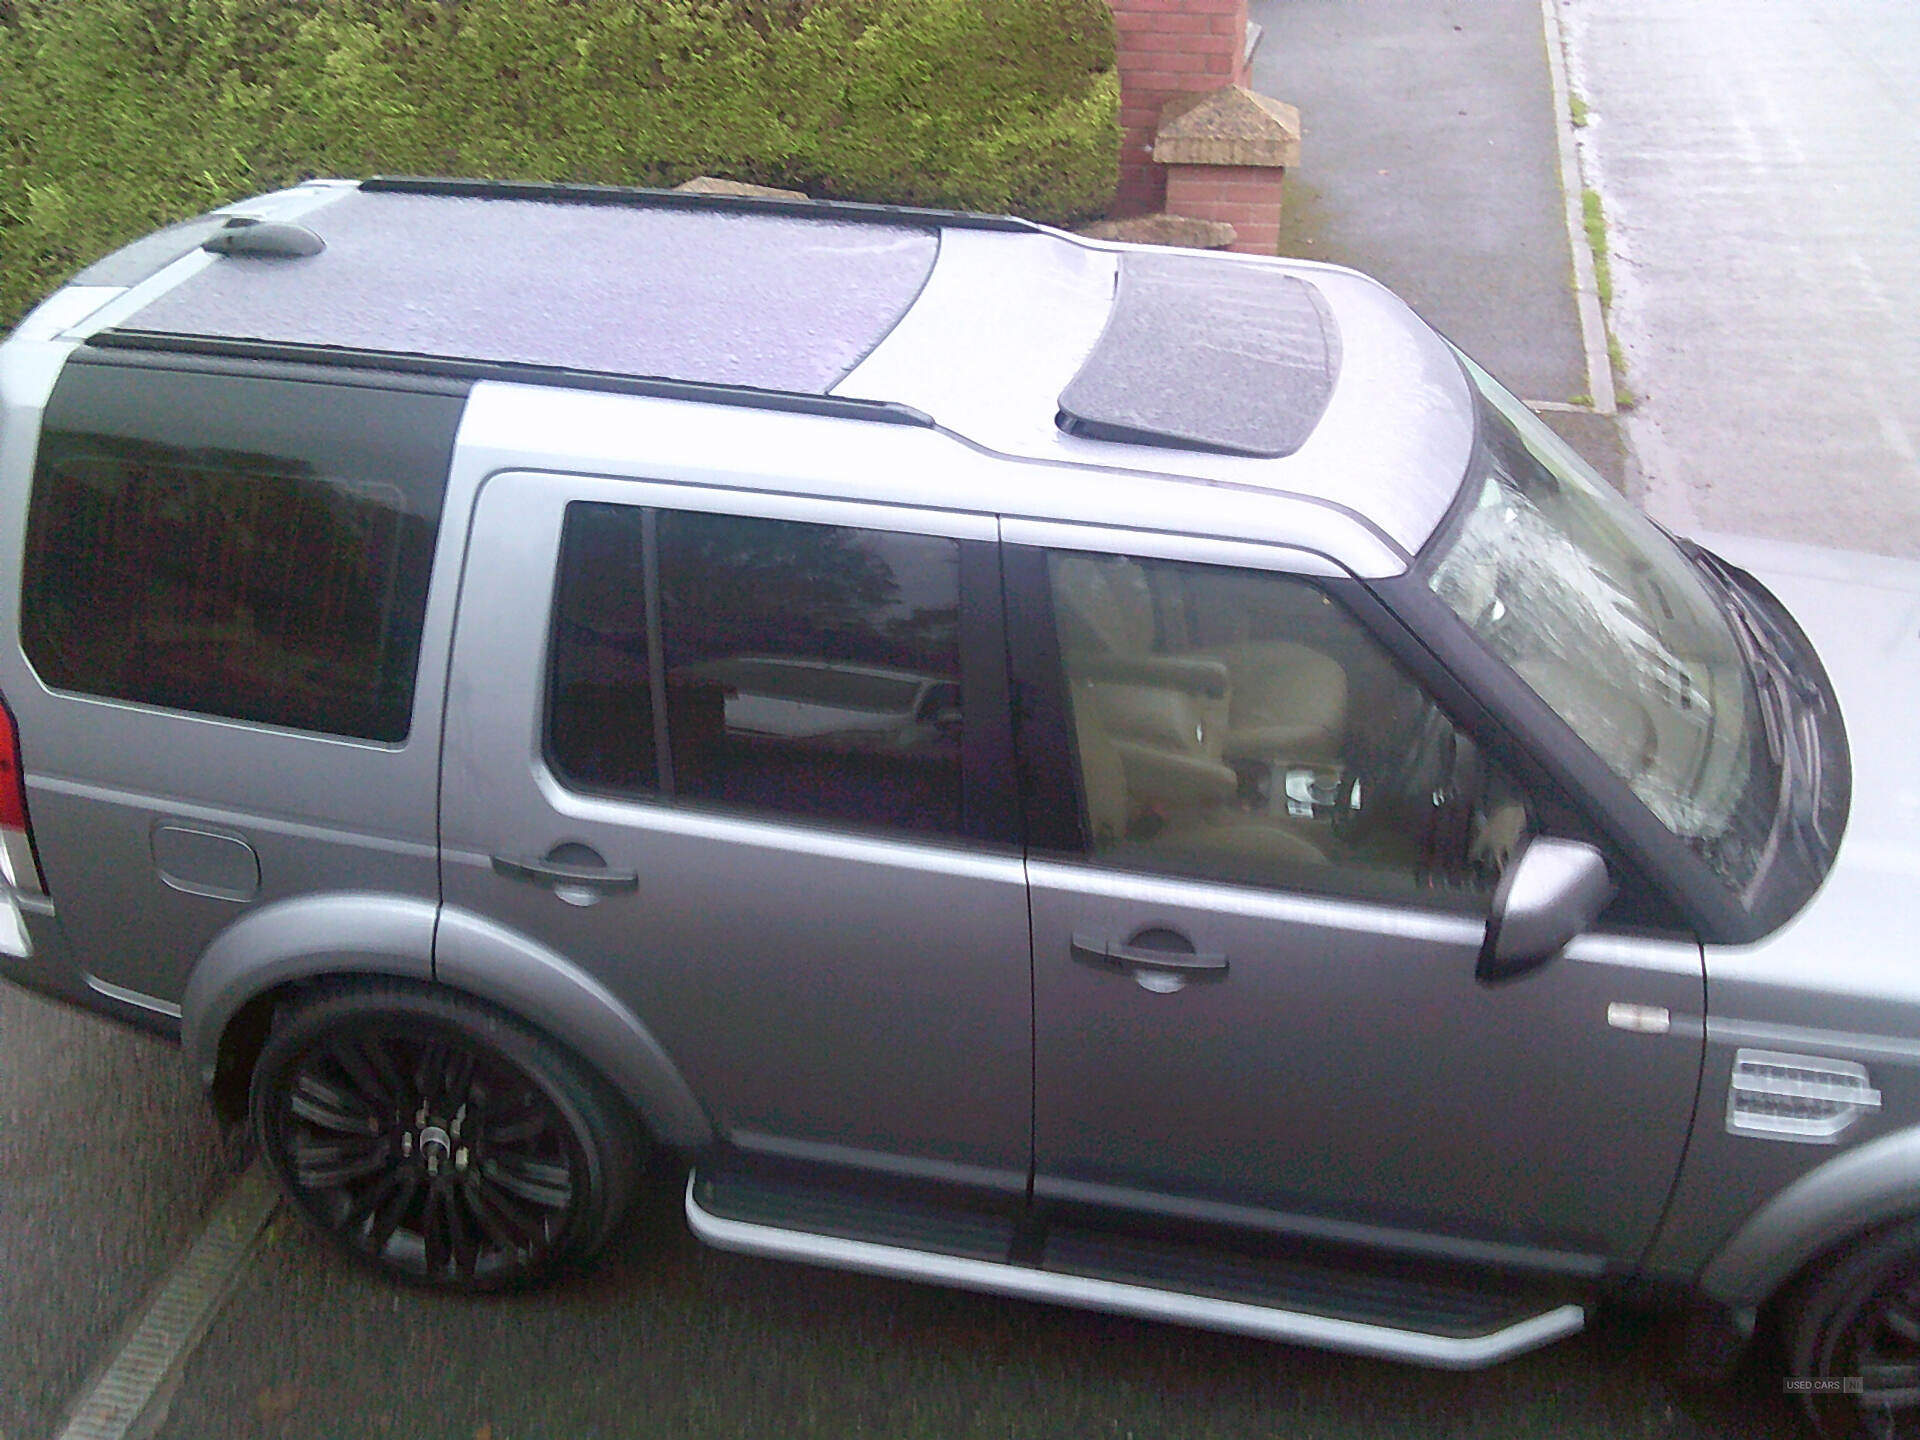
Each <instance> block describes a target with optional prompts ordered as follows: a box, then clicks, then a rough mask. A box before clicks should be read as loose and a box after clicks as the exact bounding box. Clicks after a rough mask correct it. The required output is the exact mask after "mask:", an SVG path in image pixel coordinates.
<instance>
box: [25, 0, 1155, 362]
mask: <svg viewBox="0 0 1920 1440" xmlns="http://www.w3.org/2000/svg"><path fill="white" fill-rule="evenodd" d="M9 11H10V12H11V18H10V19H9V18H8V17H9ZM1118 109H1119V81H1118V78H1117V74H1116V72H1115V69H1114V34H1113V20H1112V16H1111V13H1110V12H1109V10H1108V5H1107V0H11V4H10V5H9V4H7V3H6V0H0V330H4V328H5V327H6V326H9V325H11V324H12V323H13V321H14V320H16V319H17V318H18V317H19V315H20V314H21V313H23V311H24V310H25V308H26V307H27V306H28V305H30V304H31V303H32V302H34V301H35V300H37V299H38V298H40V297H41V296H43V295H44V294H46V293H47V292H48V291H49V290H51V289H52V288H53V287H54V286H55V285H57V284H58V283H59V282H60V281H61V279H62V278H64V277H65V276H66V275H67V274H70V273H71V272H72V271H73V270H75V269H76V268H78V267H79V266H81V265H83V264H85V263H86V262H87V261H89V260H91V259H93V258H95V257H96V256H98V255H100V254H103V253H105V252H106V251H108V250H111V249H113V248H114V247H115V246H117V245H119V244H121V243H123V242H125V241H126V240H128V239H131V238H132V237H134V236H136V235H139V234H142V233H144V232H146V231H148V230H151V229H152V228H154V227H155V226H157V225H159V224H162V223H164V222H167V221H171V220H175V219H179V218H181V217H183V216H186V215H190V214H195V213H198V212H199V211H202V210H205V209H207V208H209V207H210V206H213V205H218V204H221V203H224V202H226V201H228V200H232V199H234V198H236V197H239V196H243V195H247V194H252V193H255V192H258V191H262V190H269V189H274V188H277V187H279V186H282V185H286V184H289V183H292V182H294V181H297V180H300V179H302V178H305V177H308V176H312V175H365V174H372V173H376V172H382V171H384V172H387V173H393V174H420V175H485V176H493V177H499V178H511V179H541V180H576V181H591V182H599V183H606V184H626V185H672V184H677V183H679V182H680V181H682V180H684V179H686V178H688V177H689V176H692V175H697V174H702V173H709V174H720V175H725V176H729V177H731V178H734V179H738V180H752V181H759V182H762V183H766V184H775V185H785V186H791V187H793V188H797V189H802V190H806V191H808V192H810V193H812V194H814V195H820V196H828V197H836V198H845V199H863V200H876V201H887V202H893V203H899V204H919V205H937V206H950V207H954V208H960V209H978V210H1008V211H1013V212H1015V213H1018V214H1024V215H1030V216H1033V217H1035V218H1037V219H1042V220H1047V221H1052V222H1056V223H1060V222H1068V221H1073V220H1077V219H1081V218H1084V217H1087V216H1091V215H1096V214H1099V213H1101V212H1102V211H1104V210H1105V208H1106V207H1107V205H1108V204H1109V202H1110V201H1111V199H1112V196H1113V188H1114V184H1115V181H1116V178H1117V170H1118V151H1119V131H1118V124H1117V117H1118Z"/></svg>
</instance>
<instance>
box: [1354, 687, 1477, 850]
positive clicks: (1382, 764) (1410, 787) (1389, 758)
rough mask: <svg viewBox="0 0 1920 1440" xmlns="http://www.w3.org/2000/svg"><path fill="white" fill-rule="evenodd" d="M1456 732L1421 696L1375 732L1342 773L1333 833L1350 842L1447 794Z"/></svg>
mask: <svg viewBox="0 0 1920 1440" xmlns="http://www.w3.org/2000/svg"><path fill="white" fill-rule="evenodd" d="M1459 741H1460V736H1459V732H1458V731H1457V730H1455V729H1454V726H1453V722H1452V721H1451V720H1449V719H1448V718H1447V717H1446V715H1445V713H1444V712H1442V710H1441V709H1440V707H1439V706H1438V705H1435V704H1434V703H1433V702H1432V701H1430V700H1427V699H1426V698H1425V697H1424V696H1423V697H1421V704H1420V706H1419V708H1418V709H1417V710H1416V711H1415V712H1414V713H1413V714H1412V715H1411V716H1409V717H1406V718H1403V719H1402V720H1401V721H1400V723H1399V724H1397V725H1392V726H1390V727H1388V728H1386V729H1385V730H1383V731H1381V732H1379V733H1377V735H1376V736H1375V737H1374V739H1373V740H1372V742H1371V743H1369V744H1368V745H1367V746H1366V748H1365V749H1364V750H1363V751H1361V752H1360V753H1358V754H1355V755H1354V756H1352V757H1351V758H1350V759H1349V761H1348V763H1347V766H1346V768H1345V770H1344V771H1343V773H1342V774H1341V777H1340V790H1339V798H1338V800H1337V802H1336V803H1335V805H1334V809H1333V816H1332V825H1333V833H1334V834H1335V835H1336V836H1338V837H1339V838H1340V839H1341V840H1343V841H1346V842H1347V843H1349V844H1353V843H1357V842H1359V841H1362V840H1364V839H1366V838H1367V837H1368V836H1369V835H1371V834H1372V833H1373V832H1374V830H1375V829H1376V828H1377V827H1379V826H1381V825H1383V824H1393V823H1394V822H1395V821H1396V820H1404V819H1405V817H1406V816H1407V815H1408V813H1409V811H1414V810H1418V811H1422V812H1424V811H1425V810H1428V809H1430V808H1432V807H1433V806H1434V804H1435V800H1434V797H1435V796H1436V795H1440V794H1442V793H1443V792H1449V791H1450V790H1451V787H1452V785H1453V781H1454V772H1455V767H1456V764H1457V762H1458V758H1459Z"/></svg>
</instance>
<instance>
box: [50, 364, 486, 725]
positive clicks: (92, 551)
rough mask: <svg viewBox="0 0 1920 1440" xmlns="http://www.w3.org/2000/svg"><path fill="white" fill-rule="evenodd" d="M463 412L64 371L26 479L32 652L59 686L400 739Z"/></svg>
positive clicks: (385, 395)
mask: <svg viewBox="0 0 1920 1440" xmlns="http://www.w3.org/2000/svg"><path fill="white" fill-rule="evenodd" d="M460 405H461V401H460V400H459V399H458V398H456V397H453V396H447V395H437V394H436V395H429V394H410V393H396V392H392V391H387V390H382V389H375V388H362V387H358V386H352V385H330V384H329V385H318V384H305V383H298V382H292V381H284V380H269V379H258V378H252V377H237V376H231V375H211V374H196V373H189V372H179V371H169V370H161V369H141V368H135V367H127V368H121V367H117V366H107V365H73V366H70V367H69V368H68V370H67V372H66V373H65V374H64V375H63V376H62V378H61V380H60V382H59V384H58V385H57V386H56V387H55V390H54V394H53V397H52V399H51V400H50V402H49V404H48V407H47V416H46V423H45V427H44V430H43V438H42V443H41V448H40V456H39V460H38V463H37V465H36V468H35V472H34V482H33V484H34V488H33V500H32V505H31V508H30V512H29V519H28V532H27V553H26V564H25V575H24V583H23V588H22V606H21V636H22V642H23V644H24V646H25V649H26V653H27V658H28V659H29V660H30V661H31V662H32V663H33V666H34V668H35V670H36V671H37V672H38V673H39V675H40V678H41V679H42V680H43V681H44V682H45V683H46V684H47V685H49V686H50V687H52V688H54V689H57V690H68V691H74V692H78V693H80V694H85V695H93V696H100V697H103V698H107V699H114V700H128V701H134V702H137V703H140V704H146V705H157V706H163V707H165V708H168V709H174V710H185V711H191V712H195V713H198V714H203V715H213V716H219V717H223V718H228V719H234V720H245V721H253V722H257V723H261V724H268V725H276V726H284V727H287V728H290V729H296V730H311V731H318V732H322V733H325V734H330V735H339V736H347V737H351V738H356V739H364V740H377V741H386V742H397V741H400V740H404V739H405V738H406V737H407V731H408V725H409V719H410V716H411V713H412V704H413V688H414V670H415V662H416V660H417V659H418V656H419V649H420V635H421V627H422V623H423V619H424V615H425V610H426V601H427V581H428V572H429V570H430V568H431V566H432V563H433V548H434V537H435V531H436V529H437V527H438V524H439V514H440V499H441V495H442V491H443V488H444V485H445V481H446V472H447V465H448V461H449V458H450V456H451V453H452V446H453V431H454V427H455V426H456V425H457V423H458V419H459V412H460Z"/></svg>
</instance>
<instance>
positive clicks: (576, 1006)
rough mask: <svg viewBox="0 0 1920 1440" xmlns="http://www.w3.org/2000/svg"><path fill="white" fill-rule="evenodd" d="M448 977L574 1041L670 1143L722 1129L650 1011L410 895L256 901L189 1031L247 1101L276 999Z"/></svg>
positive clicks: (185, 1032)
mask: <svg viewBox="0 0 1920 1440" xmlns="http://www.w3.org/2000/svg"><path fill="white" fill-rule="evenodd" d="M353 977H365V978H369V979H372V978H382V977H385V978H394V979H405V980H414V981H418V982H420V983H422V984H428V985H433V984H437V985H440V986H444V987H446V988H448V989H452V990H458V991H462V992H465V993H466V994H469V995H472V996H473V997H475V998H476V999H480V1000H484V1001H486V1002H488V1003H489V1004H492V1005H494V1006H497V1007H498V1008H500V1009H501V1010H503V1011H505V1012H507V1013H508V1014H510V1015H513V1016H515V1017H516V1018H518V1019H519V1020H521V1021H522V1022H524V1023H526V1024H528V1025H531V1026H533V1027H534V1028H535V1029H537V1030H539V1031H541V1032H542V1033H544V1034H545V1035H547V1036H548V1037H549V1038H551V1039H552V1040H554V1041H556V1042H558V1043H559V1044H561V1045H564V1046H566V1047H567V1048H568V1049H570V1050H571V1051H573V1053H574V1054H576V1055H577V1056H578V1057H579V1058H580V1060H581V1061H582V1062H584V1063H585V1064H586V1065H588V1066H589V1067H590V1068H592V1069H593V1070H594V1071H595V1072H596V1073H597V1074H599V1076H600V1077H601V1078H602V1079H603V1080H605V1081H606V1083H607V1084H608V1085H610V1086H611V1087H612V1088H613V1089H614V1091H615V1092H616V1093H617V1094H618V1095H619V1096H620V1097H621V1098H622V1099H624V1100H625V1101H626V1102H627V1103H628V1104H629V1105H631V1106H632V1107H633V1109H634V1112H635V1113H636V1114H637V1115H638V1116H639V1118H640V1120H641V1122H642V1123H643V1124H644V1125H645V1126H646V1127H647V1130H648V1133H649V1134H650V1135H651V1136H652V1138H653V1139H654V1140H656V1141H658V1142H659V1143H660V1144H663V1145H667V1146H670V1147H674V1148H678V1149H698V1148H701V1147H703V1146H705V1145H707V1144H709V1143H710V1142H711V1141H712V1139H713V1126H712V1123H711V1121H710V1120H709V1119H708V1117H707V1114H706V1112H705V1110H703V1109H702V1108H701V1106H700V1104H699V1102H698V1101H697V1100H696V1099H695V1098H694V1095H693V1092H692V1090H691V1089H690V1088H689V1087H688V1086H687V1083H686V1081H685V1079H684V1078H683V1077H682V1076H681V1074H680V1072H679V1069H678V1067H676V1066H675V1065H674V1063H673V1061H672V1059H671V1057H670V1056H668V1054H667V1053H666V1051H665V1050H664V1049H663V1048H662V1047H661V1045H660V1043H659V1042H658V1040H656V1039H655V1038H654V1036H653V1034H652V1032H651V1031H649V1030H648V1029H647V1027H646V1026H645V1025H644V1024H643V1023H642V1022H641V1020H640V1019H639V1017H638V1016H636V1015H634V1014H633V1013H632V1011H630V1010H628V1009H627V1008H626V1006H624V1005H622V1004H621V1003H620V1001H619V1000H618V999H617V998H616V997H615V996H614V995H613V994H611V993H610V992H609V991H608V990H607V989H606V987H605V986H603V985H601V984H600V983H599V982H598V981H596V980H595V979H594V978H593V977H592V976H590V975H588V974H587V973H586V972H585V971H583V970H581V969H580V967H578V966H577V965H575V964H573V963H572V962H571V961H569V960H567V959H566V958H565V957H564V956H561V955H558V954H556V953H555V952H553V951H551V950H549V949H547V948H546V947H544V946H542V945H540V944H539V943H538V942H536V941H533V940H531V939H528V938H527V937H526V936H523V935H519V934H516V933H514V932H513V931H510V930H507V929H505V928H504V927H502V926H499V925H495V924H493V923H492V922H490V921H487V920H484V919H482V918H481V917H479V916H477V915H473V914H470V913H467V912H464V911H460V910H453V909H444V908H442V907H439V906H436V905H434V904H433V903H432V902H431V901H427V900H420V899H415V898H411V897H408V896H402V895H382V894H372V893H360V892H355V893H345V894H330V895H308V896H302V897H300V898H298V899H294V900H284V901H280V902H278V903H275V904H271V905H266V906H262V907H261V908H259V909H257V910H253V911H250V912H249V913H248V914H246V915H245V916H243V917H242V918H241V919H240V920H238V921H237V922H235V923H234V924H233V925H231V926H229V927H228V928H227V929H226V930H224V931H222V932H221V933H220V935H219V936H217V937H216V938H215V939H214V941H213V943H212V944H211V945H209V946H208V947H207V949H206V950H205V952H204V953H203V954H202V955H201V957H200V960H199V962H198V963H197V964H196V965H195V966H194V969H193V973H192V975H191V977H190V978H189V979H188V982H187V989H186V993H185V995H184V996H183V997H182V999H181V1006H180V1011H181V1017H180V1039H181V1045H182V1047H183V1048H184V1049H185V1051H186V1053H187V1057H188V1060H189V1063H191V1064H192V1065H193V1066H194V1068H195V1069H196V1070H197V1071H198V1073H199V1075H200V1077H201V1080H202V1083H203V1084H205V1085H206V1087H207V1089H208V1091H209V1093H210V1094H211V1095H212V1097H213V1100H214V1103H215V1106H216V1108H217V1109H218V1110H219V1111H220V1112H221V1114H222V1115H223V1116H225V1117H227V1118H229V1119H237V1118H238V1117H239V1116H240V1115H241V1114H243V1113H244V1112H245V1100H246V1085H247V1079H248V1077H249V1076H250V1075H251V1073H252V1069H253V1062H254V1060H255V1059H256V1058H257V1057H258V1055H259V1052H260V1047H261V1045H262V1044H264V1042H265V1039H266V1034H267V1030H268V1028H269V1026H270V1023H271V1018H272V1011H273V1007H274V1005H275V1004H276V1003H277V1002H278V1000H279V999H280V998H281V997H283V996H284V995H285V994H286V993H287V992H288V991H289V990H291V989H295V988H299V987H303V986H306V985H310V984H313V983H315V982H318V981H321V980H327V979H342V978H353Z"/></svg>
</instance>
